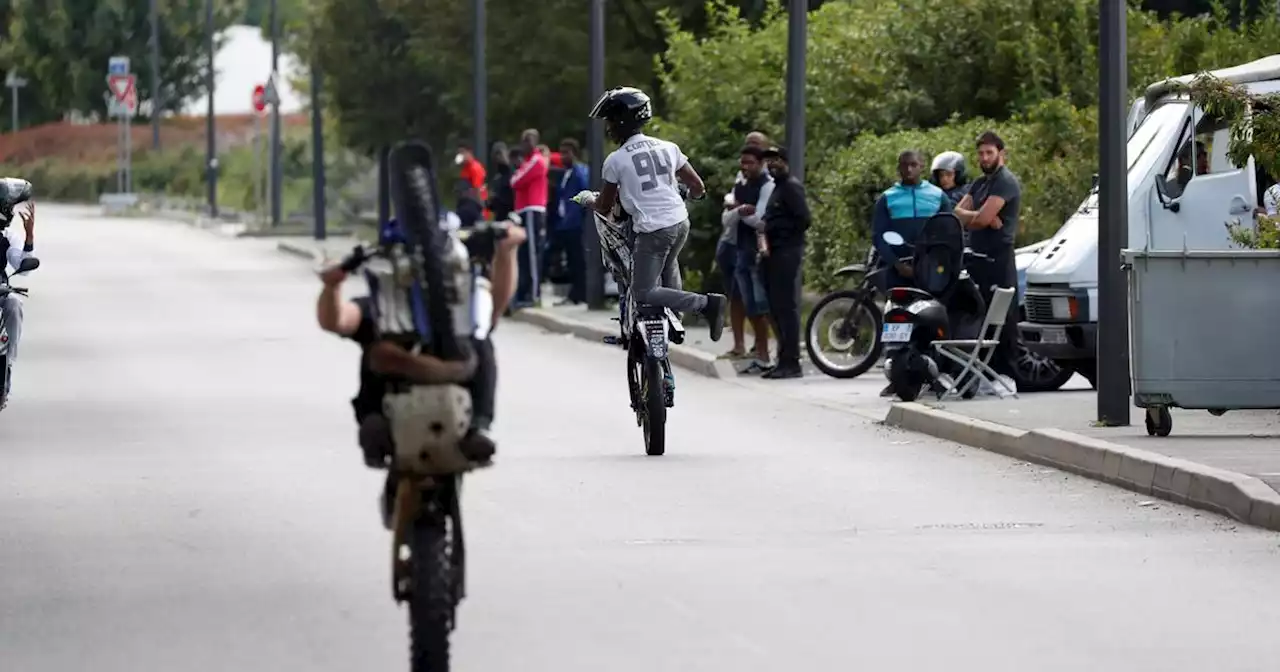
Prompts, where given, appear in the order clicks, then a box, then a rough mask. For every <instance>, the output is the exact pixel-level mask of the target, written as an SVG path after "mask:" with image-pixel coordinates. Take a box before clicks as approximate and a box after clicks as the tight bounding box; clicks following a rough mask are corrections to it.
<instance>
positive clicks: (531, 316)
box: [510, 308, 737, 378]
mask: <svg viewBox="0 0 1280 672" xmlns="http://www.w3.org/2000/svg"><path fill="white" fill-rule="evenodd" d="M510 319H513V320H516V321H518V322H524V323H526V324H532V325H534V326H537V327H541V328H543V329H546V330H547V331H552V332H555V333H559V334H572V335H573V336H575V337H577V338H580V339H582V340H584V341H592V342H595V343H600V342H601V341H602V340H603V339H604V338H605V337H606V336H616V335H617V330H616V329H612V328H609V327H604V326H600V325H595V324H588V323H586V322H580V321H578V320H573V319H569V318H566V317H561V316H559V315H555V314H552V313H551V312H549V311H547V310H544V309H541V308H524V309H521V310H518V311H516V312H515V313H513V314H512V315H511V318H510ZM667 358H668V359H669V360H670V361H671V363H672V364H674V365H675V366H678V367H680V368H682V369H686V370H689V371H692V372H693V373H696V374H698V375H700V376H706V377H708V378H736V377H737V375H736V372H735V371H734V370H733V364H731V363H729V362H727V361H724V360H718V359H716V357H715V355H712V354H711V353H707V352H702V351H701V350H697V349H695V348H691V347H689V346H686V345H675V344H672V345H671V349H670V351H669V352H668V355H667Z"/></svg>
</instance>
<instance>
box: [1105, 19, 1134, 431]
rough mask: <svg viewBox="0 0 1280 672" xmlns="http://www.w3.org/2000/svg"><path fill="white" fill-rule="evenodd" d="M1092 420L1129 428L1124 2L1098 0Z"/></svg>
mask: <svg viewBox="0 0 1280 672" xmlns="http://www.w3.org/2000/svg"><path fill="white" fill-rule="evenodd" d="M1098 11H1099V16H1098V20H1099V30H1098V34H1099V40H1098V42H1099V44H1098V68H1099V73H1098V75H1099V77H1098V81H1099V91H1098V117H1099V119H1098V136H1099V137H1098V149H1099V166H1098V358H1097V362H1098V364H1097V366H1098V373H1097V375H1098V422H1099V424H1102V425H1106V426H1111V427H1117V426H1124V425H1128V424H1129V316H1128V304H1127V303H1126V302H1127V301H1128V288H1127V286H1126V284H1125V283H1126V279H1125V274H1124V271H1123V270H1122V269H1121V268H1120V251H1121V250H1122V249H1124V247H1125V245H1127V244H1128V238H1129V189H1128V180H1127V178H1126V175H1125V173H1126V168H1127V163H1126V157H1125V154H1126V151H1125V150H1126V147H1125V145H1126V143H1127V142H1128V133H1127V130H1126V126H1125V108H1126V107H1127V106H1128V104H1127V100H1126V99H1127V98H1128V90H1127V89H1128V83H1127V79H1128V77H1127V69H1128V65H1127V58H1126V54H1125V18H1126V16H1125V14H1126V11H1127V4H1126V2H1125V0H1099V1H1098Z"/></svg>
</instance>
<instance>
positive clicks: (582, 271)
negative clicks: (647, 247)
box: [548, 138, 594, 304]
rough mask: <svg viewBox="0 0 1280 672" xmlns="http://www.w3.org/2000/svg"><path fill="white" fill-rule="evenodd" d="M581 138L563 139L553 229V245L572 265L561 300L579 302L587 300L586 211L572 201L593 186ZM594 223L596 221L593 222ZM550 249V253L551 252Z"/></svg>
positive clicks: (568, 264) (566, 261)
mask: <svg viewBox="0 0 1280 672" xmlns="http://www.w3.org/2000/svg"><path fill="white" fill-rule="evenodd" d="M578 153H579V146H578V141H577V140H574V139H573V138H565V139H564V140H563V141H562V142H561V143H560V159H561V161H563V162H564V174H563V175H562V176H561V177H560V184H559V185H558V186H559V189H558V190H557V191H558V196H559V198H558V199H557V200H558V201H559V202H558V203H557V204H556V205H555V207H556V209H557V211H556V214H557V215H558V217H557V218H556V222H555V228H554V230H553V231H552V232H551V247H552V248H553V249H563V250H564V254H565V264H566V265H567V266H568V267H569V282H570V284H569V296H568V298H567V299H565V301H563V302H562V303H569V304H579V303H585V302H586V300H587V261H586V254H585V250H584V248H583V245H582V226H583V224H584V223H587V222H586V219H587V211H586V209H585V208H583V207H582V206H581V205H578V204H577V203H574V202H573V197H574V195H575V194H577V193H578V192H580V191H585V190H587V189H590V188H591V174H590V173H589V172H588V170H587V166H586V164H584V163H582V162H581V161H579V160H578ZM593 225H594V224H593ZM550 255H551V253H550V252H549V253H548V256H550Z"/></svg>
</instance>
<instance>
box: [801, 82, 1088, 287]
mask: <svg viewBox="0 0 1280 672" xmlns="http://www.w3.org/2000/svg"><path fill="white" fill-rule="evenodd" d="M1096 117H1097V115H1096V112H1095V111H1094V110H1093V109H1092V108H1090V109H1086V110H1077V109H1076V108H1074V107H1072V106H1071V105H1070V103H1068V102H1067V101H1066V100H1065V99H1052V100H1049V101H1045V102H1044V103H1041V104H1040V105H1037V106H1036V107H1035V108H1034V109H1032V110H1031V111H1030V112H1028V113H1027V114H1025V115H1020V116H1019V117H1018V118H1016V119H1013V120H1011V121H1007V122H994V121H991V120H988V119H981V118H979V119H970V120H967V121H963V122H956V123H952V124H948V125H945V126H940V127H938V128H934V129H929V130H909V131H899V132H897V133H890V134H887V135H875V134H872V133H866V134H863V135H862V136H861V137H859V138H858V139H857V140H855V141H854V143H853V145H852V146H851V147H849V148H848V149H846V150H843V151H840V152H837V153H836V154H834V155H833V156H831V157H830V159H829V160H828V162H827V164H826V165H825V166H824V169H823V170H821V171H818V172H817V173H815V174H814V175H813V177H812V178H811V179H810V180H809V182H810V185H809V193H810V194H811V196H810V200H811V201H812V202H813V203H812V205H813V209H814V222H813V228H812V229H810V234H809V236H810V237H809V241H810V245H809V254H808V257H807V268H806V271H807V272H806V280H807V281H808V283H809V284H811V285H814V286H817V287H823V288H825V287H826V286H827V285H828V284H829V282H830V280H831V277H830V276H831V272H833V271H834V270H836V269H837V268H839V267H840V266H843V265H845V264H849V263H853V262H855V261H860V260H861V259H862V258H863V257H864V256H865V255H866V251H867V249H868V248H869V247H870V240H869V236H870V232H871V210H872V207H873V206H874V204H875V200H876V198H877V197H878V196H879V195H880V193H881V192H882V191H884V189H885V188H886V187H887V186H888V185H890V184H893V183H894V182H896V181H897V179H898V176H897V165H898V154H899V153H901V152H902V151H903V150H904V149H918V150H921V151H922V152H924V153H925V157H926V160H931V159H932V157H934V156H936V155H938V154H939V153H941V152H945V151H948V150H956V151H960V152H962V153H964V154H966V155H972V153H973V147H974V140H975V139H976V138H977V137H978V135H979V134H980V133H981V132H982V131H984V130H987V129H994V130H995V131H996V132H997V133H999V134H1000V136H1001V137H1002V138H1003V139H1004V141H1005V144H1006V146H1007V150H1008V157H1009V169H1010V170H1012V171H1013V172H1014V174H1015V175H1017V176H1018V179H1019V180H1020V181H1021V183H1022V210H1021V213H1020V214H1021V216H1020V221H1019V227H1018V228H1019V232H1018V238H1019V241H1020V242H1023V243H1030V242H1035V241H1037V240H1042V239H1043V238H1045V237H1047V236H1049V235H1052V233H1053V232H1054V231H1056V230H1057V229H1058V227H1059V226H1061V225H1062V222H1063V221H1065V219H1066V217H1067V216H1068V215H1069V214H1070V213H1071V212H1073V211H1074V210H1075V209H1076V208H1077V207H1078V206H1079V204H1080V201H1081V200H1082V199H1083V198H1084V196H1085V195H1086V194H1087V192H1088V190H1089V186H1090V184H1091V178H1090V176H1091V174H1092V173H1093V171H1094V166H1096V165H1097V147H1096V144H1095V143H1094V142H1093V139H1094V138H1095V137H1096V136H1097V121H1096ZM968 173H969V175H970V179H971V180H972V179H974V178H975V177H976V176H977V175H980V174H981V172H980V170H979V168H978V166H977V164H976V161H974V160H973V159H971V160H970V163H969V165H968Z"/></svg>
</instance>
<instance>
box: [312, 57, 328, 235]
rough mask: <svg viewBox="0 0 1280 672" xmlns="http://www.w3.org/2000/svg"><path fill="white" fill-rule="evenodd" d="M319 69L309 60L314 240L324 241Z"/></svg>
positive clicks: (322, 127)
mask: <svg viewBox="0 0 1280 672" xmlns="http://www.w3.org/2000/svg"><path fill="white" fill-rule="evenodd" d="M320 79H321V78H320V67H319V66H317V65H316V59H314V58H313V59H311V191H312V195H311V199H312V201H311V202H312V208H311V209H312V210H313V213H312V216H313V219H314V221H315V236H316V240H324V237H325V220H324V215H325V212H324V207H325V203H324V200H325V199H324V196H325V193H324V192H325V182H324V123H323V121H324V120H323V119H322V117H321V114H322V111H321V109H320Z"/></svg>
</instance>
